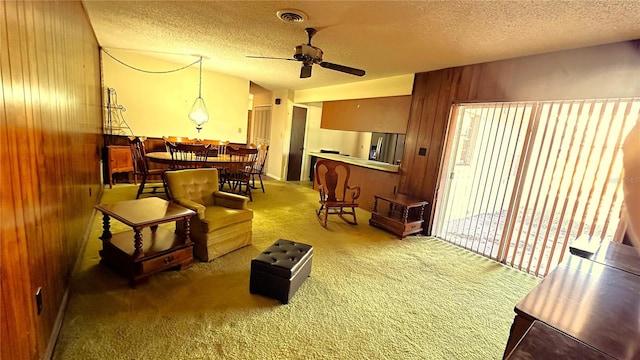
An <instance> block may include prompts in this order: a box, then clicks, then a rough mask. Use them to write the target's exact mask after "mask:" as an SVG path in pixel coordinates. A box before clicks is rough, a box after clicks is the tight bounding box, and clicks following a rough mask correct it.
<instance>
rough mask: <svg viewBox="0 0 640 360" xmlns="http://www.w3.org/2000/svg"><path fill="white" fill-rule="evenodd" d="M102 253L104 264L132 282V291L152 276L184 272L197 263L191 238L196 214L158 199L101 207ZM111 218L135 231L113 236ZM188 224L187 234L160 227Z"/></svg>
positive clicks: (150, 198) (102, 205)
mask: <svg viewBox="0 0 640 360" xmlns="http://www.w3.org/2000/svg"><path fill="white" fill-rule="evenodd" d="M95 208H96V209H97V210H99V211H100V212H102V215H103V216H102V236H101V237H100V239H101V240H102V250H101V251H100V256H101V258H102V259H101V260H100V263H102V264H105V265H108V266H109V267H111V268H113V269H114V270H116V271H117V272H119V273H121V274H122V275H124V276H126V277H128V278H129V285H130V286H131V287H132V288H135V287H137V286H138V285H139V284H141V283H143V282H146V281H147V280H148V279H149V277H150V276H151V275H152V274H155V273H157V272H160V271H163V270H166V269H170V268H178V269H184V268H187V267H189V266H190V265H191V261H192V260H193V243H192V242H191V239H190V237H189V232H190V220H191V217H192V216H193V215H195V212H194V211H193V210H190V209H187V208H184V207H182V206H180V205H177V204H174V203H172V202H169V201H166V200H164V199H161V198H158V197H149V198H145V199H138V200H128V201H121V202H117V203H113V204H101V205H97V206H96V207H95ZM111 218H114V219H116V220H118V221H120V222H122V223H124V224H126V225H128V226H130V227H131V228H132V230H131V231H124V232H120V233H117V234H112V233H111ZM173 221H184V222H185V231H184V234H176V233H175V232H173V231H169V230H167V229H163V228H159V227H158V225H159V224H163V223H168V222H173Z"/></svg>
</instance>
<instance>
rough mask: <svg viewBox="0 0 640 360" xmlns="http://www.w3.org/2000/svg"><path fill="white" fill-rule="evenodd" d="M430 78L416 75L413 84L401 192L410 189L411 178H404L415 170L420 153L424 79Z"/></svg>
mask: <svg viewBox="0 0 640 360" xmlns="http://www.w3.org/2000/svg"><path fill="white" fill-rule="evenodd" d="M426 76H428V75H427V73H422V74H416V77H415V80H414V82H413V91H412V92H413V97H412V101H411V107H410V110H409V119H408V123H407V135H406V137H405V142H404V152H403V154H402V162H401V163H400V175H401V176H400V181H399V188H398V189H399V191H400V192H403V191H406V189H408V187H409V184H408V182H409V180H410V179H411V177H409V176H404V175H403V174H404V173H405V172H406V171H407V170H406V169H413V166H414V163H415V157H416V154H417V151H418V145H417V144H418V135H419V127H420V119H421V118H422V110H423V108H424V99H425V94H426V91H425V85H424V84H425V83H426V81H424V80H423V78H424V77H426Z"/></svg>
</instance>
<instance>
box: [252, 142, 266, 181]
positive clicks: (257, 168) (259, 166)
mask: <svg viewBox="0 0 640 360" xmlns="http://www.w3.org/2000/svg"><path fill="white" fill-rule="evenodd" d="M257 149H258V157H257V159H256V163H255V165H253V168H252V169H251V187H252V188H254V189H256V175H257V176H258V179H259V180H260V188H262V192H264V184H263V183H262V173H263V172H264V164H265V162H266V161H267V154H268V153H269V145H265V144H261V145H259V146H257Z"/></svg>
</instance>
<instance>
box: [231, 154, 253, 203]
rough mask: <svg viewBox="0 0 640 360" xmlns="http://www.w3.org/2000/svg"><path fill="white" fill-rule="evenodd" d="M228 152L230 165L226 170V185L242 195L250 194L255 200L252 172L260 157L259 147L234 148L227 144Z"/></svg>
mask: <svg viewBox="0 0 640 360" xmlns="http://www.w3.org/2000/svg"><path fill="white" fill-rule="evenodd" d="M225 151H226V153H227V155H228V156H229V165H228V166H227V168H226V169H225V172H224V175H223V176H224V181H223V187H224V185H228V186H229V189H230V190H231V191H232V192H234V193H236V194H240V195H244V196H248V197H249V200H251V201H253V196H252V195H251V184H250V181H251V172H252V169H253V167H254V166H255V164H256V160H257V158H258V149H247V148H234V147H232V146H227V148H226V150H225Z"/></svg>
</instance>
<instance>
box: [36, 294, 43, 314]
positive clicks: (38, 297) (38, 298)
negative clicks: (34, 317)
mask: <svg viewBox="0 0 640 360" xmlns="http://www.w3.org/2000/svg"><path fill="white" fill-rule="evenodd" d="M36 306H37V308H38V315H40V313H41V312H42V288H41V287H39V288H38V290H36Z"/></svg>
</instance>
